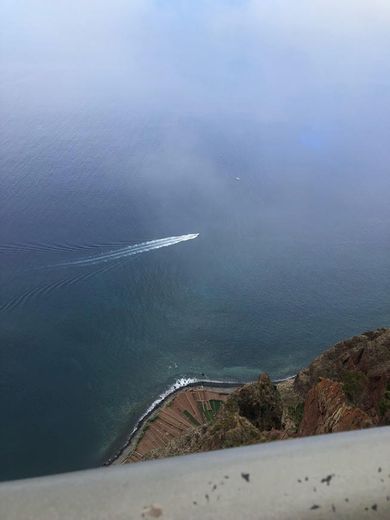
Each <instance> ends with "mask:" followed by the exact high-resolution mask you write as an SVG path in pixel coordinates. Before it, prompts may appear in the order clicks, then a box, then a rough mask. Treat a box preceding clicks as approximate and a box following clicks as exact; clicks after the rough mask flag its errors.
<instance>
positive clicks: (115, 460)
mask: <svg viewBox="0 0 390 520" xmlns="http://www.w3.org/2000/svg"><path fill="white" fill-rule="evenodd" d="M295 376H296V374H293V375H291V376H288V377H285V378H282V379H275V380H273V383H275V384H278V383H282V382H283V381H289V380H290V379H293V378H294V377H295ZM254 382H255V381H254V380H249V381H244V382H242V381H241V382H240V381H222V380H212V379H211V380H210V379H195V378H184V377H183V378H180V379H178V380H176V382H175V383H174V384H173V385H171V386H170V387H169V388H168V389H167V390H166V391H165V392H163V393H162V394H160V396H159V397H158V398H157V399H155V400H154V401H153V403H152V404H151V405H150V406H149V407H148V408H147V409H146V411H145V412H144V413H143V414H142V415H141V416H140V418H139V419H138V421H137V422H136V424H135V426H134V428H133V429H132V431H131V433H130V435H129V436H128V438H127V440H126V442H125V443H124V444H123V445H122V446H121V447H120V448H119V449H118V450H117V451H116V452H115V453H114V454H113V455H112V456H111V457H109V458H108V459H107V460H106V461H105V462H104V463H103V464H102V465H103V466H111V465H113V464H121V463H122V462H123V460H124V459H125V458H126V457H127V455H128V454H129V453H130V452H131V451H132V448H133V445H134V444H137V442H138V436H139V434H140V433H141V432H142V429H143V427H144V425H145V423H147V421H148V420H149V419H150V418H151V417H152V416H154V415H156V414H158V413H159V411H160V409H161V408H162V407H163V406H164V405H165V404H167V402H168V401H170V400H171V399H173V397H175V396H176V395H177V394H178V393H180V392H182V391H184V390H187V389H189V388H197V387H199V388H203V389H216V388H218V389H220V390H226V391H229V392H233V391H234V390H236V389H237V388H239V387H241V386H243V385H246V384H250V383H254Z"/></svg>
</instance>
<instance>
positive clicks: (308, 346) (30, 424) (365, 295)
mask: <svg viewBox="0 0 390 520" xmlns="http://www.w3.org/2000/svg"><path fill="white" fill-rule="evenodd" d="M95 4H96V5H95ZM293 4H294V3H291V2H290V1H287V0H285V1H281V2H278V3H275V2H267V1H265V2H264V1H262V2H257V1H249V0H248V1H240V2H239V1H237V2H233V1H228V0H226V1H222V0H220V1H218V2H211V3H209V2H195V3H190V2H189V3H185V2H179V1H176V0H174V1H171V2H162V1H151V0H147V1H142V2H138V1H135V2H124V1H121V0H113V1H112V2H110V3H107V2H103V1H100V0H97V2H96V3H95V2H94V8H93V9H91V5H90V3H89V2H87V1H83V0H77V2H76V0H74V1H73V0H67V2H62V1H60V2H50V3H49V2H41V1H39V0H31V1H30V2H27V4H23V6H22V5H21V4H20V3H15V2H7V1H6V2H3V3H2V19H1V22H0V24H1V28H2V33H3V43H2V53H1V70H2V74H1V78H2V79H1V83H0V93H1V118H0V139H1V143H0V144H1V152H0V167H1V176H0V262H1V264H0V265H1V271H0V384H1V392H0V416H1V428H0V461H1V464H0V476H1V478H3V479H10V478H20V477H26V476H34V475H41V474H47V473H55V472H62V471H68V470H75V469H81V468H88V467H95V466H98V465H100V464H102V463H103V462H104V461H105V460H107V459H108V458H109V457H110V456H111V455H112V454H113V453H115V452H116V451H117V450H118V449H119V447H120V446H121V445H122V444H123V442H124V441H125V440H126V439H127V437H128V435H129V432H131V430H132V428H133V427H134V425H135V424H136V422H137V420H138V419H139V417H141V416H142V414H143V413H145V411H146V410H147V409H148V407H149V406H150V405H151V403H153V402H154V401H155V399H156V398H158V396H159V395H160V394H164V392H165V391H166V390H167V389H169V388H170V387H171V385H173V384H174V383H175V381H177V380H180V379H181V378H190V379H197V378H198V379H202V380H203V379H207V378H211V379H218V380H221V379H222V380H237V381H247V380H252V379H254V378H256V377H257V375H258V373H259V372H260V371H267V372H269V374H270V375H271V377H273V378H282V377H285V376H288V375H290V374H293V373H295V372H296V371H298V370H299V369H300V368H301V367H302V366H304V365H305V364H307V363H308V362H309V361H310V360H311V359H312V358H313V357H314V356H315V355H317V354H318V353H320V352H321V351H322V350H324V349H325V348H326V347H327V346H328V345H330V344H332V343H333V342H335V341H337V340H339V339H341V338H344V337H347V336H350V335H353V334H357V333H360V332H362V331H364V330H365V329H372V328H376V327H379V326H385V325H389V324H390V298H389V294H390V231H389V230H390V204H389V194H390V174H389V171H390V170H389V168H390V148H389V146H388V135H389V121H390V91H389V89H388V85H389V81H390V73H389V69H388V49H389V48H390V36H389V32H388V30H387V29H388V25H387V23H386V21H387V22H389V20H390V16H389V8H387V7H386V6H384V4H383V5H381V6H377V8H376V10H375V9H372V6H371V2H369V1H368V0H367V1H363V0H361V1H360V2H358V5H357V6H356V2H353V3H352V2H346V3H345V5H344V4H343V5H342V6H340V5H338V3H336V2H326V3H325V2H323V3H322V2H320V4H319V6H318V10H316V11H313V10H312V9H311V2H309V1H308V0H307V1H306V0H305V1H303V2H300V3H299V4H297V5H293ZM352 10H353V13H354V16H350V15H351V13H352ZM198 234H199V236H196V237H195V235H198ZM189 236H193V237H194V238H193V239H186V240H184V239H183V240H181V239H180V237H181V238H183V237H187V238H188V237H189ZM156 243H157V244H159V245H160V246H161V247H153V246H151V244H156ZM145 244H149V245H146V246H145ZM163 245H164V246H163ZM131 251H133V253H134V252H137V254H127V253H130V252H131ZM126 252H127V253H126Z"/></svg>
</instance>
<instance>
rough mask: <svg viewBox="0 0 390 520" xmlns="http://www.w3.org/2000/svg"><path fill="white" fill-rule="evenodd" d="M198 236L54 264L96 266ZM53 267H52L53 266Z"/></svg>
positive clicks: (160, 239)
mask: <svg viewBox="0 0 390 520" xmlns="http://www.w3.org/2000/svg"><path fill="white" fill-rule="evenodd" d="M198 236H199V233H192V234H189V235H180V236H173V237H167V238H159V239H157V240H149V241H148V242H141V243H140V244H134V245H132V246H128V247H125V248H122V249H118V250H116V251H110V252H109V253H104V254H101V255H95V256H90V257H88V258H84V259H80V260H73V261H70V262H64V263H60V264H55V266H67V265H79V266H83V265H96V264H100V263H103V262H110V261H112V260H119V259H122V258H125V257H127V256H133V255H139V254H141V253H147V252H148V251H153V250H155V249H161V248H162V247H168V246H173V245H175V244H179V243H180V242H186V241H187V240H194V239H195V238H197V237H198ZM53 267H54V266H53Z"/></svg>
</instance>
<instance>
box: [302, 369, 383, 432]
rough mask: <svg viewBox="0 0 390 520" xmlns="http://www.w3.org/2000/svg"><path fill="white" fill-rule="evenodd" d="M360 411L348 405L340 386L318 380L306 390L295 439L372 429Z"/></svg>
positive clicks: (365, 416) (333, 382) (334, 382)
mask: <svg viewBox="0 0 390 520" xmlns="http://www.w3.org/2000/svg"><path fill="white" fill-rule="evenodd" d="M373 424H374V422H373V419H372V418H371V417H369V416H368V415H367V414H366V413H365V412H364V411H363V410H360V408H357V407H355V406H352V405H350V404H348V402H347V398H346V395H345V393H344V391H343V385H342V384H341V383H338V382H336V381H331V380H330V379H321V380H320V381H319V382H318V383H317V384H316V385H315V386H314V387H313V388H312V389H311V390H309V392H308V394H307V397H306V401H305V408H304V413H303V419H302V422H301V424H300V427H299V432H298V435H300V436H301V435H302V436H304V435H316V434H319V433H332V432H341V431H347V430H357V429H361V428H368V427H369V426H373Z"/></svg>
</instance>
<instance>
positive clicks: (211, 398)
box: [123, 387, 232, 463]
mask: <svg viewBox="0 0 390 520" xmlns="http://www.w3.org/2000/svg"><path fill="white" fill-rule="evenodd" d="M231 391H232V389H228V388H227V389H218V390H215V389H210V388H204V387H199V388H188V389H184V390H182V391H180V392H178V393H177V394H176V395H175V396H174V397H173V398H172V399H171V400H170V401H168V402H167V403H166V404H165V405H164V406H163V407H162V408H161V409H160V410H158V411H157V412H156V414H154V415H152V416H151V418H150V419H149V420H148V421H147V422H146V423H145V425H144V426H143V428H142V430H141V431H140V433H139V436H138V441H137V442H136V445H135V447H134V449H133V450H131V451H130V453H129V454H128V455H127V457H126V458H125V459H124V461H123V462H125V463H127V462H138V461H141V460H142V459H143V458H144V457H145V455H146V454H147V453H148V452H150V451H151V450H154V449H156V448H162V447H163V446H165V445H166V444H167V443H168V442H169V441H170V440H171V439H173V438H175V437H178V436H179V435H181V434H182V433H183V432H185V431H186V430H189V429H190V428H193V427H194V426H199V425H201V424H204V423H206V422H210V421H211V420H212V419H213V417H214V416H215V414H216V413H217V412H218V410H219V408H220V406H221V404H222V402H224V401H226V399H227V398H228V396H229V394H230V393H231Z"/></svg>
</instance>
